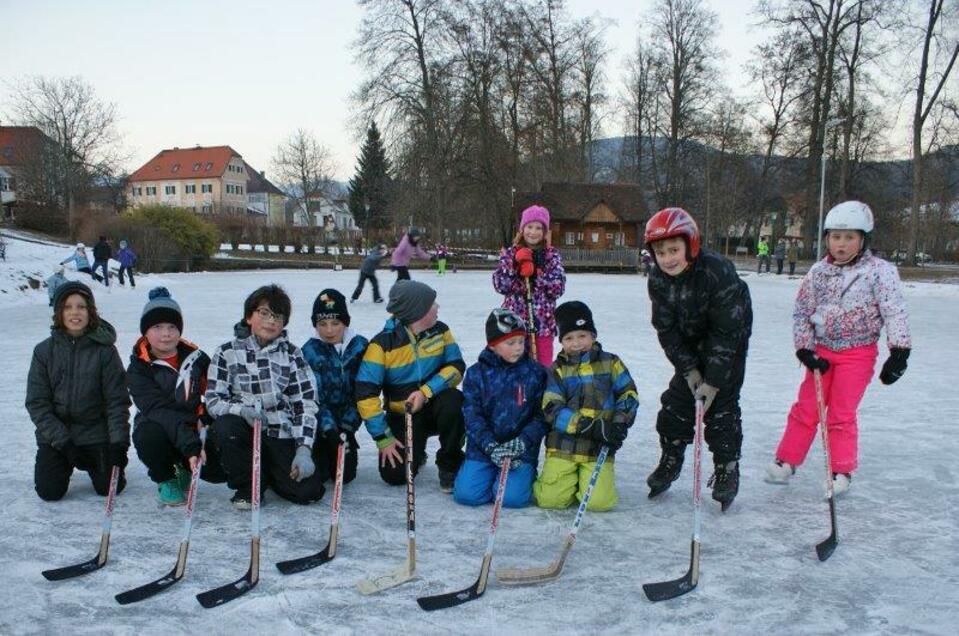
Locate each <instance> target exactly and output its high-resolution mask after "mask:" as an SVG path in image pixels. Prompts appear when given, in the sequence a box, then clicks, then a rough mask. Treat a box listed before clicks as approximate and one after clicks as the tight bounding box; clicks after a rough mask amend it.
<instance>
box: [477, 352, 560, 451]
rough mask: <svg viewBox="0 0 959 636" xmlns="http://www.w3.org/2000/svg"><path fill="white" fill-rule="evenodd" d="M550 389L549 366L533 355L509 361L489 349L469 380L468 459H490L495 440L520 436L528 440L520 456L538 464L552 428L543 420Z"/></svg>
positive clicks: (481, 356)
mask: <svg viewBox="0 0 959 636" xmlns="http://www.w3.org/2000/svg"><path fill="white" fill-rule="evenodd" d="M545 389H546V369H544V368H543V366H542V365H541V364H539V363H538V362H536V361H535V360H531V359H530V358H529V356H528V355H524V356H523V357H522V358H521V359H520V360H519V361H517V362H516V363H514V364H509V363H508V362H506V361H505V360H503V359H502V358H501V357H499V356H498V355H496V353H494V352H493V351H492V350H491V349H483V352H482V353H481V354H480V355H479V361H478V362H477V363H476V364H474V365H473V366H471V367H470V368H469V369H467V370H466V377H465V378H464V379H463V419H464V420H465V422H466V437H467V443H466V458H467V459H474V460H479V461H487V462H489V461H490V459H489V455H488V449H489V447H490V446H491V445H495V444H501V443H503V442H506V441H508V440H511V439H513V438H515V437H518V438H520V439H522V440H523V443H524V444H525V445H526V452H524V453H523V455H522V456H521V457H520V459H521V460H522V461H524V462H526V463H527V464H532V465H533V466H536V464H537V462H538V461H539V445H540V443H541V442H542V441H543V436H544V435H546V432H547V431H548V429H549V427H548V425H547V424H546V421H545V420H544V419H543V392H544V391H545Z"/></svg>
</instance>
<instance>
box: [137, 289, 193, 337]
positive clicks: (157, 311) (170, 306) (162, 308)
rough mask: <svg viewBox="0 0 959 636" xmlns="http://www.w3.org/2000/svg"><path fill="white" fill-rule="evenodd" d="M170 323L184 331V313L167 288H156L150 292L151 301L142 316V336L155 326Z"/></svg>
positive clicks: (144, 308)
mask: <svg viewBox="0 0 959 636" xmlns="http://www.w3.org/2000/svg"><path fill="white" fill-rule="evenodd" d="M161 322H169V323H171V324H174V325H176V328H177V329H179V330H180V331H181V332H182V331H183V313H182V312H181V311H180V305H178V304H177V302H176V301H175V300H173V297H172V296H170V292H169V290H168V289H167V288H166V287H154V288H153V289H151V290H150V300H148V301H147V304H146V305H144V306H143V314H141V315H140V335H144V334H146V332H147V330H148V329H149V328H150V327H152V326H153V325H158V324H160V323H161Z"/></svg>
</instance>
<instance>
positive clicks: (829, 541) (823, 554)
mask: <svg viewBox="0 0 959 636" xmlns="http://www.w3.org/2000/svg"><path fill="white" fill-rule="evenodd" d="M813 379H814V380H815V382H816V403H817V406H818V408H819V430H820V431H821V433H822V450H823V455H824V456H825V458H826V499H827V500H828V501H829V523H830V525H831V531H830V533H829V536H828V537H827V538H826V539H825V540H823V541H822V542H820V543H818V544H816V555H817V556H818V557H819V560H820V561H825V560H826V559H828V558H829V557H830V556H832V553H833V552H834V551H835V549H836V545H837V544H838V543H839V528H838V526H837V524H836V493H835V492H833V482H832V454H831V453H830V452H829V427H828V426H827V425H826V400H825V399H824V398H823V395H822V373H820V371H819V370H818V369H816V370H815V371H813Z"/></svg>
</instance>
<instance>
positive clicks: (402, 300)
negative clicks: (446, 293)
mask: <svg viewBox="0 0 959 636" xmlns="http://www.w3.org/2000/svg"><path fill="white" fill-rule="evenodd" d="M435 300H436V290H434V289H433V288H432V287H430V286H429V285H427V284H426V283H421V282H419V281H415V280H398V281H396V283H394V285H393V286H392V287H391V288H390V301H389V302H388V303H386V311H388V312H390V313H391V314H393V315H394V316H396V318H397V320H399V321H400V322H402V323H405V324H409V323H411V322H416V321H417V320H419V319H420V318H422V317H423V316H425V315H426V312H428V311H429V310H430V307H432V306H433V301H435Z"/></svg>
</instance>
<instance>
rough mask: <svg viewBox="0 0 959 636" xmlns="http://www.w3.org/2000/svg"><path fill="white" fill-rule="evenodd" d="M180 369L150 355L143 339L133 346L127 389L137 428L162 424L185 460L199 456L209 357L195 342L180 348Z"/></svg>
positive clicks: (187, 343) (183, 342)
mask: <svg viewBox="0 0 959 636" xmlns="http://www.w3.org/2000/svg"><path fill="white" fill-rule="evenodd" d="M177 358H178V360H179V366H178V367H177V368H174V367H172V366H170V364H169V363H167V361H166V360H159V359H157V358H155V357H154V356H153V355H152V354H151V353H150V345H149V343H148V342H147V339H146V338H145V337H143V336H141V337H140V339H139V340H137V342H136V344H135V345H133V353H131V354H130V364H129V365H128V366H127V385H128V386H129V387H130V397H132V398H133V403H134V404H135V405H136V407H137V411H138V412H137V414H136V417H135V418H134V426H140V425H141V424H142V423H143V422H145V421H148V420H149V421H151V422H155V423H156V424H159V425H160V427H161V428H162V429H163V431H164V433H166V437H167V439H169V440H171V441H172V442H173V445H174V446H175V447H176V449H177V451H178V452H179V453H180V454H181V455H182V456H183V457H192V456H194V455H197V454H199V452H200V448H201V445H200V436H199V435H198V434H197V428H196V425H197V422H198V420H199V419H200V416H201V415H202V414H203V413H204V411H203V407H202V404H201V398H202V396H203V393H204V391H205V388H206V375H207V371H208V369H209V366H210V357H209V356H208V355H206V354H205V353H204V352H203V351H202V350H201V349H200V348H199V347H197V346H196V345H195V344H193V343H192V342H188V341H186V340H183V339H181V340H180V342H179V343H178V344H177Z"/></svg>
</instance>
